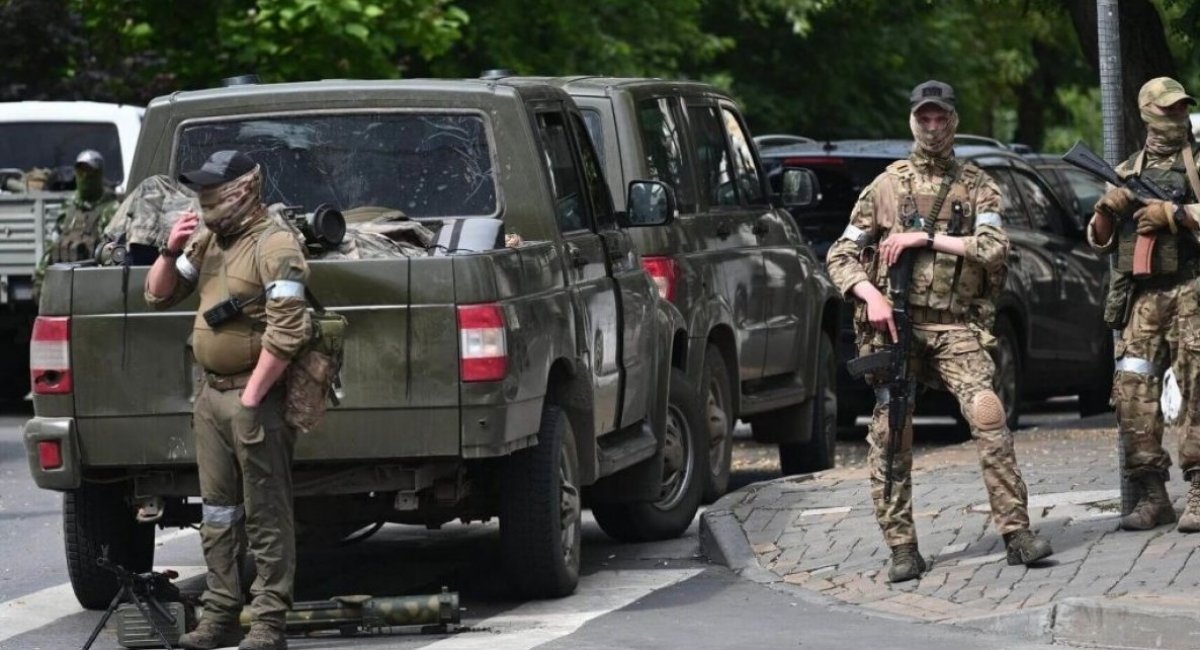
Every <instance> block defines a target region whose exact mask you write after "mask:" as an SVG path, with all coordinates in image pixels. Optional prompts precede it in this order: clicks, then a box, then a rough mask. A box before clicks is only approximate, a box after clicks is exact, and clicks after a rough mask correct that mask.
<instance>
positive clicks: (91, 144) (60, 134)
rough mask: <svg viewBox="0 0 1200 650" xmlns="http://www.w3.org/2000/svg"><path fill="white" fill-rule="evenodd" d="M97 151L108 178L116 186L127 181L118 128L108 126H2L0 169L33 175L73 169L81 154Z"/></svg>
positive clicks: (5, 123)
mask: <svg viewBox="0 0 1200 650" xmlns="http://www.w3.org/2000/svg"><path fill="white" fill-rule="evenodd" d="M84 149H94V150H96V151H98V152H100V155H101V156H104V178H105V180H107V181H108V182H109V183H110V184H112V185H120V184H121V182H122V181H124V180H125V165H124V164H123V161H122V160H121V138H120V136H118V135H117V125H115V124H112V123H106V122H4V123H0V167H7V168H15V169H20V170H22V171H29V170H30V169H33V168H34V167H48V168H51V169H54V168H57V167H72V166H74V164H75V158H76V157H78V156H79V152H80V151H83V150H84Z"/></svg>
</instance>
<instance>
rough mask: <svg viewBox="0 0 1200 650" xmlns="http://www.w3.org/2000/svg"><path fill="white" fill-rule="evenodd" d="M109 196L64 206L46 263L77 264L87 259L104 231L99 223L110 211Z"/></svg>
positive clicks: (75, 201) (110, 200)
mask: <svg viewBox="0 0 1200 650" xmlns="http://www.w3.org/2000/svg"><path fill="white" fill-rule="evenodd" d="M113 200H114V199H113V195H112V194H109V193H107V192H105V194H104V195H103V196H102V197H101V198H99V199H97V200H95V201H80V200H78V199H75V198H72V199H71V201H70V202H69V203H68V204H67V210H66V214H65V215H63V221H62V225H61V226H59V235H58V239H57V240H55V242H54V245H53V246H52V247H51V249H50V262H51V263H56V262H79V261H81V260H87V259H91V258H92V256H93V255H94V254H95V251H96V244H98V243H99V242H100V234H101V231H102V230H103V229H104V225H105V224H103V223H101V220H102V219H103V217H104V213H105V211H107V210H108V209H109V208H110V207H111V203H112V201H113Z"/></svg>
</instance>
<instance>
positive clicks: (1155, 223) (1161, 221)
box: [1133, 200, 1178, 235]
mask: <svg viewBox="0 0 1200 650" xmlns="http://www.w3.org/2000/svg"><path fill="white" fill-rule="evenodd" d="M1133 218H1134V219H1136V220H1137V231H1138V234H1139V235H1148V234H1150V233H1152V232H1154V231H1155V230H1161V229H1163V228H1168V229H1170V231H1171V232H1176V231H1177V230H1178V227H1177V226H1176V225H1175V204H1174V203H1171V202H1170V201H1155V200H1150V201H1147V202H1146V207H1144V208H1142V209H1140V210H1138V211H1137V212H1135V213H1133Z"/></svg>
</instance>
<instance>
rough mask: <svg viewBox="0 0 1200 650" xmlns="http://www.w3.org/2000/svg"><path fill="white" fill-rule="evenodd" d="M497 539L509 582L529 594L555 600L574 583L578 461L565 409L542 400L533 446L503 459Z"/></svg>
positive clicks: (577, 541) (576, 577) (578, 526)
mask: <svg viewBox="0 0 1200 650" xmlns="http://www.w3.org/2000/svg"><path fill="white" fill-rule="evenodd" d="M503 467H504V468H503V470H502V476H501V479H502V481H501V486H500V543H501V548H502V551H503V553H504V563H505V568H506V569H507V572H508V576H509V582H510V584H512V585H513V587H514V588H515V589H516V591H517V592H518V593H519V594H520V595H521V596H525V597H528V598H560V597H562V596H567V595H570V594H571V593H572V592H574V591H575V586H576V585H577V584H579V547H580V543H581V536H580V529H581V522H580V514H581V503H580V498H579V464H578V460H577V458H576V455H575V437H574V435H573V433H572V432H571V424H570V422H569V421H568V420H567V415H566V413H565V412H564V411H563V410H562V409H561V408H560V407H558V406H557V405H554V404H551V403H549V402H546V405H545V406H544V407H542V423H541V427H540V428H539V430H538V434H537V445H535V446H533V447H528V448H526V449H522V450H520V451H518V452H516V453H514V454H512V455H511V456H509V457H508V459H507V460H506V461H505V462H504V466H503Z"/></svg>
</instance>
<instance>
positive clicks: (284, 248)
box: [146, 151, 311, 650]
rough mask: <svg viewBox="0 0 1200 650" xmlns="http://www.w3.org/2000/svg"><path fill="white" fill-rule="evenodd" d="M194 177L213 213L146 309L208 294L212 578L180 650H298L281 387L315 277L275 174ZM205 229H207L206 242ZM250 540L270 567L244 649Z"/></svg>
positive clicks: (200, 451)
mask: <svg viewBox="0 0 1200 650" xmlns="http://www.w3.org/2000/svg"><path fill="white" fill-rule="evenodd" d="M180 180H181V181H182V182H184V183H185V184H187V185H188V186H190V187H192V188H194V189H196V190H197V192H198V194H199V200H200V206H201V212H202V215H201V216H200V217H197V216H196V215H195V214H190V213H189V214H185V215H184V216H182V217H181V218H180V219H179V221H177V222H176V224H175V225H174V226H173V227H172V229H171V233H170V235H169V237H168V240H167V245H166V246H165V247H163V249H162V250H161V256H160V257H159V259H158V260H157V261H156V262H155V263H154V266H153V267H152V268H151V269H150V274H149V276H148V277H147V279H146V300H147V302H149V303H150V304H151V305H153V306H154V307H156V308H160V309H162V308H167V307H170V306H172V305H174V304H176V303H178V302H179V301H180V300H183V299H184V298H185V297H186V296H188V295H189V294H191V293H192V291H196V290H198V291H199V292H200V307H199V310H198V311H197V313H196V321H195V326H194V329H193V334H192V336H193V346H194V351H195V356H196V361H197V362H198V363H199V364H200V365H201V366H202V367H203V369H204V371H205V373H204V374H205V382H204V383H203V384H202V386H201V389H200V394H199V395H198V396H197V398H196V407H195V413H194V415H193V418H192V423H193V428H194V430H195V435H196V462H197V465H198V466H199V471H200V493H201V496H202V498H203V524H202V526H201V529H200V536H201V542H202V545H203V548H204V561H205V563H206V564H207V565H208V578H207V589H206V590H205V592H204V595H203V596H202V598H201V600H202V602H203V603H204V616H203V618H202V619H201V621H200V625H199V626H198V627H197V629H196V630H195V631H194V632H191V633H189V634H186V635H184V636H183V637H182V638H181V639H180V645H182V646H183V647H185V648H205V649H207V648H217V647H221V646H226V645H230V644H232V643H237V642H238V640H239V639H241V644H240V645H239V646H238V648H239V649H240V650H278V649H279V648H286V647H287V639H286V637H285V636H284V616H285V613H286V611H287V610H288V608H289V607H290V606H291V603H292V584H293V577H294V574H295V565H296V548H295V534H294V524H293V512H292V475H291V463H292V451H293V449H294V447H295V442H296V437H295V432H294V431H293V430H292V429H291V428H289V427H288V426H287V425H286V424H285V423H284V419H283V415H284V413H283V404H284V388H283V385H282V381H281V378H282V377H283V375H284V370H285V369H286V368H287V366H288V363H289V362H290V360H291V359H292V357H293V356H295V355H296V353H297V352H299V351H300V349H301V347H302V346H303V345H304V344H305V343H306V342H307V341H308V339H309V337H310V333H311V325H310V321H309V315H308V312H307V308H306V302H305V299H304V282H305V280H306V278H307V276H308V268H307V266H306V264H305V261H304V255H303V252H302V251H301V249H300V246H299V244H298V243H297V242H296V240H295V238H294V237H293V236H292V234H291V233H289V232H287V231H286V230H282V229H279V228H278V227H276V226H274V225H273V224H272V222H271V220H270V219H268V218H267V211H266V208H265V207H264V206H263V204H262V182H263V173H262V170H261V168H260V167H259V166H257V165H255V164H254V162H253V161H251V160H250V159H249V158H248V157H247V156H246V155H244V154H241V153H238V152H236V151H218V152H216V153H214V154H213V155H212V156H211V157H210V158H209V159H208V160H207V161H206V162H205V163H204V165H203V166H202V167H201V168H200V169H197V170H194V171H189V172H185V173H184V174H182V175H181V176H180ZM200 219H203V222H204V226H205V230H203V231H201V232H199V233H196V229H197V227H198V221H199V220H200ZM193 234H195V236H194V237H193ZM185 242H187V245H186V248H185ZM230 298H235V299H236V300H237V301H238V302H239V303H240V304H241V305H243V306H242V307H241V309H235V308H233V306H232V304H231V303H230V301H229V299H230ZM243 539H248V542H249V550H250V551H251V552H253V554H254V560H255V563H256V566H257V569H258V577H257V579H256V580H255V581H254V584H253V585H252V586H251V587H250V593H251V595H252V597H253V601H252V602H251V603H250V612H251V615H252V625H251V628H250V632H249V634H247V635H246V636H245V638H244V639H242V638H241V637H242V634H241V629H240V627H239V625H238V614H239V612H240V611H241V608H242V597H241V594H242V589H241V586H240V585H239V581H238V571H237V566H238V557H239V556H240V555H241V554H242V553H243V552H244V551H245V549H244V548H243V544H244V542H243Z"/></svg>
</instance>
